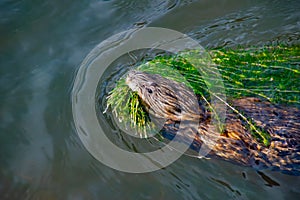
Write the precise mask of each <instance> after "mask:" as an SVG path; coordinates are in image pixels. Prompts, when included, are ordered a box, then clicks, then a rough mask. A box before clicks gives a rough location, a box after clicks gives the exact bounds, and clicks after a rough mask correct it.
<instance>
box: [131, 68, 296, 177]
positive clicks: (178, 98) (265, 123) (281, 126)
mask: <svg viewBox="0 0 300 200" xmlns="http://www.w3.org/2000/svg"><path fill="white" fill-rule="evenodd" d="M126 84H127V85H128V86H129V87H130V88H131V90H133V91H136V92H138V95H139V97H140V98H141V100H142V102H143V103H144V105H146V107H148V108H151V112H152V114H154V115H155V116H156V117H161V118H165V119H167V122H166V124H165V126H164V128H163V129H164V131H165V132H168V134H176V131H177V130H178V127H177V126H175V125H174V126H173V125H170V124H172V122H173V123H174V124H175V123H177V122H178V121H180V120H195V119H196V120H199V127H198V128H197V129H194V130H193V131H194V132H195V135H193V136H191V137H194V138H193V143H192V145H191V146H190V147H191V149H194V150H196V151H198V150H199V149H200V147H201V145H202V144H203V143H204V144H205V143H207V141H206V140H207V138H209V137H215V135H216V134H215V133H213V134H212V133H211V131H210V130H213V129H211V126H212V125H211V123H210V122H211V120H212V118H211V114H210V111H209V110H208V109H205V107H204V105H202V104H201V103H199V108H195V105H190V101H189V99H190V98H192V97H193V95H194V94H193V91H192V90H191V89H189V88H188V87H187V86H185V84H183V83H178V82H176V81H173V80H169V79H167V78H164V77H162V76H160V75H158V74H150V73H146V72H141V71H137V70H131V71H130V72H129V73H128V75H127V78H126ZM230 104H231V105H232V106H233V107H235V108H237V109H238V110H239V111H240V112H242V113H243V114H244V115H245V116H247V118H250V119H251V120H252V121H253V122H254V123H255V124H256V126H258V127H259V128H260V129H261V130H263V131H266V132H267V133H268V134H269V135H270V145H268V146H266V145H265V144H263V143H261V142H259V141H258V140H257V138H255V137H254V136H253V134H252V133H251V130H249V129H250V128H249V126H248V125H247V123H245V122H244V121H243V119H241V117H239V116H238V115H237V114H236V113H234V112H232V110H230V109H229V108H227V114H226V120H225V124H224V129H223V130H222V132H221V133H217V134H218V137H217V140H216V141H215V143H213V144H214V145H213V146H210V148H211V151H210V153H209V154H208V157H214V156H215V157H219V158H222V159H225V160H227V161H231V162H234V163H238V164H242V165H245V166H251V167H254V168H255V169H263V168H271V169H272V170H280V171H282V172H283V173H288V174H293V175H300V112H299V109H297V108H294V107H287V106H279V105H273V104H272V103H270V102H268V101H263V100H261V99H259V98H255V97H245V98H241V99H236V100H232V101H231V102H230ZM183 108H184V109H183ZM148 110H149V109H148ZM182 110H185V112H186V115H185V116H184V117H182ZM149 111H150V110H149ZM187 128H188V127H187ZM202 136H207V137H202ZM183 137H189V136H186V135H184V136H183ZM208 143H209V142H208Z"/></svg>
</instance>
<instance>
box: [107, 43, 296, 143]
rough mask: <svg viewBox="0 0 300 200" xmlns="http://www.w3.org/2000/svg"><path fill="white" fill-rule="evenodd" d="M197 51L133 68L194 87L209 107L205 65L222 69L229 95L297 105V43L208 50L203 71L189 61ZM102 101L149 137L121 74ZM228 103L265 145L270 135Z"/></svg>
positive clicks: (141, 110) (141, 113) (137, 102)
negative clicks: (209, 58) (105, 99)
mask: <svg viewBox="0 0 300 200" xmlns="http://www.w3.org/2000/svg"><path fill="white" fill-rule="evenodd" d="M197 53H199V52H197V51H190V52H182V53H180V54H178V55H174V56H158V57H156V58H154V59H153V60H151V61H149V62H145V63H142V64H141V65H139V66H138V67H137V68H136V69H137V70H140V71H144V72H148V73H155V74H160V75H161V76H163V77H165V78H168V79H172V80H175V81H178V82H183V83H184V84H186V85H187V86H188V87H190V88H192V89H193V91H194V93H195V94H196V95H197V96H198V97H199V99H201V100H202V101H204V102H205V103H206V104H207V107H208V109H210V110H211V111H213V108H212V107H211V105H210V103H209V102H210V96H209V90H208V87H209V86H208V85H209V84H210V81H207V80H205V79H204V78H203V76H202V75H203V73H206V71H208V72H209V71H210V70H211V72H212V73H213V72H214V70H218V72H219V73H220V74H221V78H222V81H223V84H224V87H225V92H226V97H227V98H228V99H234V98H241V97H247V96H251V97H259V98H263V99H266V100H268V101H270V102H272V103H281V104H293V105H296V106H299V105H300V83H299V80H300V66H299V61H300V47H299V46H267V47H263V48H248V49H242V48H238V49H235V50H232V49H215V50H211V51H209V55H210V57H211V60H210V61H208V60H205V59H204V60H202V61H200V62H201V63H202V65H205V64H206V65H207V66H205V70H206V71H203V70H202V71H201V69H203V68H198V67H197V66H194V65H193V64H192V63H191V62H189V60H190V59H193V56H194V55H196V54H197ZM211 61H212V62H211ZM215 95H218V94H215ZM224 101H226V100H224ZM107 106H108V107H110V108H111V109H112V112H113V113H114V114H115V115H116V116H117V118H118V119H119V120H120V121H122V123H124V125H125V127H128V128H129V127H130V128H133V129H134V130H136V133H137V134H138V135H139V136H140V137H147V136H149V133H151V130H153V129H154V128H155V126H154V124H153V123H151V120H150V118H149V116H148V114H147V112H146V110H145V109H144V107H143V106H142V102H141V100H140V99H139V97H138V94H137V93H136V92H132V91H131V90H130V89H129V87H128V86H127V85H126V83H125V77H123V78H121V79H120V80H119V81H118V82H117V83H116V86H115V88H114V89H113V90H112V91H111V92H110V94H109V96H108V99H107ZM228 106H229V108H231V109H232V111H233V112H236V113H237V114H238V115H239V116H240V117H241V118H242V119H243V120H244V121H245V122H246V123H247V124H248V125H249V128H250V130H251V131H252V132H253V135H254V136H255V137H256V138H257V139H258V140H259V141H261V142H262V143H264V144H265V145H267V146H268V145H269V139H270V138H269V135H268V134H267V133H265V132H264V131H262V130H260V129H259V128H258V127H257V126H256V125H255V124H254V123H253V122H252V121H251V119H248V118H247V117H245V116H244V115H243V113H241V112H239V111H238V110H237V109H235V108H233V107H231V106H230V105H229V104H228ZM220 127H221V126H220ZM220 129H221V130H222V128H220Z"/></svg>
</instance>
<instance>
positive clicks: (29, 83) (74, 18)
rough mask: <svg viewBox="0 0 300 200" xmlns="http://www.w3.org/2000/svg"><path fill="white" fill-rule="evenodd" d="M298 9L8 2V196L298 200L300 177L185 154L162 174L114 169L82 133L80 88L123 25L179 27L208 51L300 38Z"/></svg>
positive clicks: (247, 4) (3, 139) (3, 181)
mask: <svg viewBox="0 0 300 200" xmlns="http://www.w3.org/2000/svg"><path fill="white" fill-rule="evenodd" d="M299 7H300V3H299V2H298V1H292V0H290V1H280V0H277V1H276V0H275V1H258V0H257V1H250V0H249V1H238V0H220V1H217V0H199V1H196V0H195V1H192V0H182V1H180V0H170V1H159V0H154V1H153V0H152V1H150V0H148V1H147V0H143V1H132V0H129V1H120V0H114V1H99V0H98V1H96V0H93V1H80V2H79V1H76V2H74V1H57V0H54V1H32V0H26V1H25V0H23V1H12V0H3V1H1V2H0V33H1V37H0V61H1V67H0V74H1V77H0V84H1V89H0V95H1V98H0V102H1V103H0V119H1V124H0V199H121V198H122V199H254V198H255V199H297V197H299V196H300V193H299V191H300V182H299V181H300V179H299V177H294V176H289V175H285V174H281V173H279V172H270V171H268V170H266V171H263V172H259V173H258V172H256V171H255V170H253V169H251V168H246V167H241V166H237V165H233V164H231V163H228V162H224V161H221V160H214V159H212V160H205V159H195V158H191V157H188V156H182V157H181V158H180V159H179V160H177V161H176V162H175V163H173V164H172V165H170V166H168V167H167V168H165V169H162V170H160V171H156V172H153V173H147V174H128V173H123V172H119V171H115V170H113V169H111V168H109V167H107V166H105V165H103V164H101V163H100V162H98V161H97V160H95V159H94V158H93V157H92V156H91V155H90V154H89V153H88V151H87V150H86V149H85V148H84V146H83V144H82V143H81V141H80V139H79V137H78V136H77V133H76V131H75V128H74V123H73V116H72V107H71V91H72V86H73V82H74V78H75V76H76V72H77V70H78V68H79V66H80V64H81V62H82V61H83V59H84V58H85V56H86V55H87V54H88V53H89V52H90V51H91V50H92V49H93V48H94V47H95V46H96V45H97V44H98V43H100V42H101V41H103V40H105V39H106V38H108V37H109V36H111V35H113V34H116V33H119V32H120V31H124V30H128V29H130V28H134V27H141V26H157V27H165V28H172V29H175V30H178V31H181V32H183V33H186V34H188V35H189V36H191V37H192V38H193V39H196V40H197V41H199V42H200V44H201V45H202V46H204V47H205V48H208V49H209V48H214V47H236V46H238V45H243V46H262V45H265V44H277V43H287V44H299V41H300V34H299V32H300V28H299V27H300V22H299V19H300V14H299V9H298V8H299ZM123 142H124V141H123ZM120 143H122V140H120Z"/></svg>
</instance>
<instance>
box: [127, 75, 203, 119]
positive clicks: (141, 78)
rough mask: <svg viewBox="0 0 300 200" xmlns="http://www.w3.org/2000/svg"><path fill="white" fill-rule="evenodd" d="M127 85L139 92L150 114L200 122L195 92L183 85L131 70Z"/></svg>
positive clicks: (158, 76)
mask: <svg viewBox="0 0 300 200" xmlns="http://www.w3.org/2000/svg"><path fill="white" fill-rule="evenodd" d="M126 84H127V85H128V86H129V88H130V89H131V90H132V91H136V92H138V95H139V97H140V98H141V99H142V101H143V103H144V104H145V105H146V107H147V109H148V111H149V113H150V114H152V115H154V116H155V117H159V118H165V119H170V120H173V121H181V120H198V119H199V118H200V113H199V104H198V101H197V98H196V96H195V95H194V93H193V91H192V90H191V89H190V88H188V87H187V86H185V85H184V84H183V83H178V82H176V81H173V80H170V79H167V78H164V77H162V76H160V75H158V74H150V73H146V72H141V71H137V70H131V71H130V72H129V73H128V75H127V78H126Z"/></svg>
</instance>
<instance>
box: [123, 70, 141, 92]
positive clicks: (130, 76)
mask: <svg viewBox="0 0 300 200" xmlns="http://www.w3.org/2000/svg"><path fill="white" fill-rule="evenodd" d="M135 75H136V71H135V70H132V71H130V72H129V73H128V75H127V77H126V81H125V82H126V84H127V85H128V87H129V88H130V89H131V90H132V91H134V92H136V91H138V85H137V82H136V81H135V79H134V76H135Z"/></svg>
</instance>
